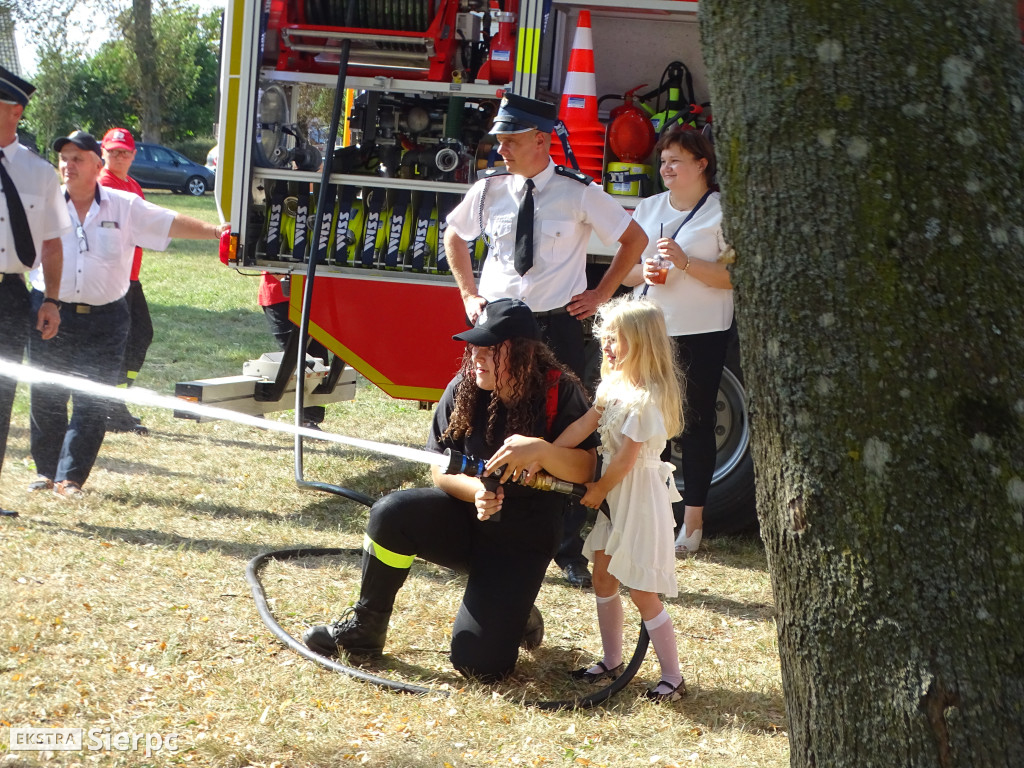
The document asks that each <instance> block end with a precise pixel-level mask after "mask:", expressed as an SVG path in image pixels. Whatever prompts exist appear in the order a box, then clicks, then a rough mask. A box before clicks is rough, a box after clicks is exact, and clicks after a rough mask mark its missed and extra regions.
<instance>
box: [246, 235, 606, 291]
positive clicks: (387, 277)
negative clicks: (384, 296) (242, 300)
mask: <svg viewBox="0 0 1024 768" xmlns="http://www.w3.org/2000/svg"><path fill="white" fill-rule="evenodd" d="M598 242H600V240H599V241H598ZM245 268H246V269H252V268H253V266H247V267H245ZM255 268H256V269H259V270H262V271H264V272H272V273H274V274H277V275H289V274H298V275H304V274H306V262H298V261H268V260H266V259H262V258H257V259H256V264H255ZM477 271H478V270H477ZM316 276H317V277H318V278H320V277H346V278H349V279H354V280H372V281H373V282H381V281H384V282H394V283H415V284H423V283H436V284H438V285H450V286H454V285H455V278H454V277H452V275H451V274H450V273H444V274H437V273H435V272H410V271H408V270H400V269H396V270H390V269H382V268H380V267H342V266H338V265H337V264H317V266H316ZM477 276H478V277H479V275H477Z"/></svg>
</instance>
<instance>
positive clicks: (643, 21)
mask: <svg viewBox="0 0 1024 768" xmlns="http://www.w3.org/2000/svg"><path fill="white" fill-rule="evenodd" d="M584 11H585V12H586V13H583V12H584ZM696 13H697V2H695V1H693V0H629V1H628V2H627V1H626V0H596V1H595V0H589V1H588V2H577V1H576V0H503V2H502V1H501V0H350V2H347V3H346V2H343V0H337V2H335V1H334V0H230V2H228V5H227V11H226V14H225V18H224V36H223V53H222V62H223V64H222V75H221V107H220V124H219V153H220V161H219V166H218V169H217V175H218V179H217V185H216V197H217V204H218V206H219V208H220V211H221V214H222V215H223V217H224V218H225V219H227V220H228V221H231V222H232V223H233V225H234V227H233V229H234V230H235V231H234V232H233V233H232V244H231V258H230V265H231V266H233V267H235V268H237V269H239V270H245V271H249V272H251V271H253V270H260V271H266V272H270V273H274V274H277V275H288V276H290V282H291V314H292V318H293V320H295V322H296V323H297V324H299V323H300V320H301V314H302V311H303V293H304V291H303V287H304V279H305V277H306V275H307V274H308V272H309V271H310V254H311V253H312V254H314V259H315V267H314V270H315V277H314V279H313V288H312V292H311V299H310V301H309V302H308V304H307V312H308V320H307V323H308V331H309V335H310V336H312V337H313V338H315V339H317V340H318V341H320V342H322V343H323V344H324V345H325V346H326V347H327V348H328V349H330V350H331V351H332V352H333V353H334V354H335V355H337V356H338V357H339V358H340V359H341V360H343V361H344V363H345V364H347V365H348V366H349V367H350V368H352V369H354V370H355V371H358V373H360V374H362V375H363V376H364V377H366V379H368V380H369V381H371V382H372V383H374V384H375V385H377V386H378V387H380V388H381V389H383V390H384V391H385V392H387V393H388V394H389V395H391V396H393V397H398V398H407V399H413V400H419V401H435V400H437V399H438V398H439V396H440V394H441V392H442V391H443V388H444V386H445V384H446V383H447V381H448V380H449V378H450V377H451V375H452V373H453V371H454V370H455V369H456V368H457V366H458V361H459V360H460V358H461V346H460V344H459V343H457V342H455V341H449V340H448V339H450V336H451V333H452V329H455V328H459V327H460V326H461V325H462V324H463V323H464V315H463V309H462V304H461V301H460V299H459V294H458V291H457V289H456V287H455V283H454V279H453V278H452V277H451V275H450V274H449V272H448V269H447V261H446V258H445V253H444V244H443V234H444V227H445V216H446V214H447V213H448V211H450V210H451V208H452V207H453V206H454V205H455V204H456V203H457V202H458V200H459V199H460V198H461V196H462V195H463V194H464V193H465V192H466V190H468V188H469V186H470V185H471V184H472V182H473V181H474V180H475V178H476V173H477V171H478V169H480V168H484V167H487V166H488V165H489V164H493V162H494V160H495V159H496V153H495V152H494V145H493V140H492V139H491V137H489V136H488V134H487V131H488V129H489V126H490V124H491V119H492V117H493V115H494V113H495V111H496V108H497V104H498V101H499V100H500V98H501V96H502V94H503V93H504V92H505V91H506V90H510V91H512V92H514V93H518V94H521V95H525V96H530V97H536V98H545V99H547V100H550V101H553V102H556V103H558V102H560V101H561V102H562V104H563V110H564V109H565V99H567V98H568V99H572V98H574V96H573V94H570V93H565V94H563V93H562V91H563V88H564V86H565V82H566V74H567V62H568V61H569V59H570V57H571V54H572V51H573V47H574V45H575V44H576V43H577V42H578V37H577V33H578V28H579V27H580V26H581V14H582V18H583V19H584V20H585V19H586V17H587V16H589V25H590V38H591V41H592V50H593V78H594V88H595V92H594V93H593V94H591V96H592V97H597V96H599V98H594V99H593V101H594V102H596V104H597V106H598V108H599V114H598V115H595V117H596V118H600V119H601V120H602V121H607V120H608V118H609V115H608V107H610V106H615V105H617V104H621V103H622V101H623V94H625V93H627V92H628V91H630V90H633V91H642V92H646V96H644V95H643V94H641V96H642V98H644V99H645V106H646V107H647V108H648V111H650V112H653V113H654V118H655V123H656V124H660V125H662V126H664V125H665V124H666V123H667V122H670V121H671V120H672V118H673V117H675V116H676V115H677V114H679V113H680V112H682V111H685V112H687V115H686V116H684V117H686V119H690V120H692V121H694V122H697V123H703V121H704V120H705V119H706V115H707V111H706V107H705V108H704V112H703V114H701V115H698V114H697V113H698V112H701V108H700V107H696V108H694V107H691V105H700V104H702V103H706V102H707V93H708V89H707V77H706V73H705V70H704V66H703V62H702V60H701V56H700V50H699V35H698V27H697V23H696ZM339 69H342V70H343V72H342V75H343V78H339ZM341 81H343V83H344V88H343V90H342V92H340V93H339V92H338V91H337V86H338V84H339V82H341ZM608 97H614V98H615V99H616V100H615V101H612V102H607V98H608ZM335 98H338V99H339V100H341V103H340V115H341V126H340V128H339V130H338V133H337V139H336V141H335V142H334V145H333V146H331V147H327V146H325V145H324V142H325V140H326V139H325V135H324V134H325V130H324V122H325V118H324V117H323V114H324V105H332V104H333V103H334V99H335ZM570 130H571V129H570ZM327 133H329V132H327ZM569 142H570V145H573V142H574V139H573V137H572V135H570V137H569ZM557 145H558V142H557V141H556V142H555V143H554V145H553V146H557ZM574 150H575V153H576V154H577V155H579V156H580V158H581V159H582V160H585V161H586V162H589V163H590V166H591V168H593V167H594V166H595V165H596V168H597V173H595V172H593V171H591V170H588V168H587V167H584V168H583V170H584V171H585V172H588V173H590V174H591V175H598V174H600V175H602V176H604V175H605V174H606V173H613V172H618V174H619V175H618V176H614V175H611V176H607V177H606V179H605V181H606V188H607V189H608V190H609V191H610V192H612V193H614V194H619V195H620V196H621V201H622V204H623V206H624V207H626V208H627V209H629V208H632V207H633V206H634V205H635V204H636V201H637V200H638V199H639V198H638V195H640V194H643V193H645V192H647V193H649V192H650V190H651V189H654V184H655V183H656V174H653V173H652V172H651V158H650V157H649V156H648V157H643V158H640V160H636V159H635V158H634V159H633V160H632V162H629V163H625V164H622V163H620V164H619V165H616V164H615V163H618V162H619V158H617V157H616V156H615V155H614V154H613V153H612V150H611V149H609V147H608V145H607V142H606V141H604V140H601V141H600V142H599V143H597V145H596V147H595V146H593V143H592V145H591V146H589V147H586V146H577V147H574ZM647 152H648V154H649V153H650V148H649V147H648V148H647ZM553 154H555V152H554V151H553ZM497 159H498V160H499V161H500V158H497ZM322 163H324V164H328V165H329V167H330V174H329V176H328V177H327V178H328V180H329V181H328V190H327V195H326V197H325V198H324V199H325V200H326V201H327V202H326V205H325V209H324V213H323V215H322V216H321V217H319V220H320V221H321V222H322V226H321V228H320V230H319V231H318V232H313V231H312V229H313V222H314V221H315V220H316V217H315V208H316V206H317V203H318V200H319V199H320V197H321V189H320V187H321V181H322V178H324V177H323V170H322V165H321V164H322ZM581 164H582V163H581ZM592 245H593V247H592V248H591V249H590V251H591V253H590V259H589V260H590V267H589V270H590V271H591V272H592V274H591V277H592V278H593V280H594V282H596V280H597V279H598V278H599V275H600V272H601V270H602V268H603V266H604V265H606V264H607V263H608V261H609V260H610V256H611V251H610V249H608V248H606V247H605V246H603V245H602V244H600V243H599V242H598V241H597V240H596V239H595V240H594V242H593V244H592ZM473 252H474V254H475V257H476V259H477V260H478V261H477V265H478V266H479V260H480V259H482V258H483V255H484V253H483V247H482V243H481V244H478V245H477V247H476V248H475V249H474V251H473ZM596 354H597V350H596V344H595V345H594V356H595V359H596ZM718 438H719V452H718V454H719V456H718V459H719V460H718V466H717V469H716V473H715V481H714V485H713V487H712V493H711V497H710V498H709V502H708V507H707V510H706V513H705V520H706V523H705V525H706V528H705V530H706V533H708V534H714V533H716V532H737V531H739V530H742V529H746V528H749V527H751V526H752V525H753V524H755V522H756V518H755V516H754V512H753V472H752V465H751V460H750V456H749V451H748V438H749V433H748V422H747V414H746V410H745V404H744V393H743V388H742V386H741V377H740V373H739V367H738V355H734V356H733V359H732V360H731V362H730V363H729V366H728V370H727V371H726V375H725V377H724V381H723V384H722V388H721V393H720V399H719V421H718Z"/></svg>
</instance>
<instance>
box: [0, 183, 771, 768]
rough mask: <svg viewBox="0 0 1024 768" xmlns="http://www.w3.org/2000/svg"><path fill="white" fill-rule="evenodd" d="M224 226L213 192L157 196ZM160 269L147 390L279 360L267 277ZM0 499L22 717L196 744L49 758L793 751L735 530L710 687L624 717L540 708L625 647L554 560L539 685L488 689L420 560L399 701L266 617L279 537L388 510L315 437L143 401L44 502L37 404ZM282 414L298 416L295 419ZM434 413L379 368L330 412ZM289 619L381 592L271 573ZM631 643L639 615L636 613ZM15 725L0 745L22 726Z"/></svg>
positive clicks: (341, 420)
mask: <svg viewBox="0 0 1024 768" xmlns="http://www.w3.org/2000/svg"><path fill="white" fill-rule="evenodd" d="M150 198H151V199H153V200H155V201H157V202H158V203H160V204H163V205H168V206H171V207H175V208H179V209H180V210H183V211H186V212H188V213H189V214H190V215H197V216H201V217H204V218H208V219H210V220H213V218H214V213H213V200H212V198H210V197H209V196H207V197H205V198H202V199H193V198H189V197H184V196H178V195H170V194H167V195H160V194H159V193H155V194H151V195H150ZM142 280H143V284H144V285H145V287H146V293H147V297H148V299H149V302H150V306H151V310H152V313H153V320H154V325H155V328H156V337H155V341H154V344H153V347H152V349H151V350H150V356H149V359H148V360H147V362H146V365H145V366H144V368H143V370H142V375H141V376H140V379H139V384H138V385H139V386H142V387H147V388H150V389H154V390H156V391H158V392H162V393H170V392H172V391H173V387H174V384H175V382H177V381H180V380H187V379H193V378H200V377H208V376H219V375H229V374H236V373H240V372H241V363H242V362H243V361H244V360H247V359H249V358H252V357H256V356H258V355H259V354H260V353H262V352H265V351H268V350H272V349H274V342H273V339H272V338H271V336H270V334H269V332H268V331H267V329H266V326H265V321H264V319H263V317H262V313H261V312H260V310H259V308H258V307H257V306H256V285H257V282H256V280H255V279H253V278H246V277H242V276H240V275H238V274H236V273H235V272H233V271H232V270H229V269H227V268H226V267H224V266H223V265H221V264H220V262H219V261H218V260H217V255H216V243H214V242H212V241H208V242H196V243H188V242H182V241H176V242H174V243H173V244H172V246H171V248H170V250H169V251H168V252H167V253H163V254H157V253H151V252H147V253H146V255H145V259H144V262H143V271H142ZM17 405H18V409H17V411H16V413H15V415H14V419H13V426H12V434H11V439H10V444H9V447H8V452H7V462H6V464H5V466H4V471H3V476H2V482H0V490H2V493H3V500H4V501H5V502H6V504H5V506H9V507H14V508H16V509H18V510H20V512H21V517H20V518H18V519H16V520H3V521H2V522H0V561H2V562H3V564H4V567H3V569H2V571H0V635H2V637H3V642H2V643H0V726H6V725H14V726H47V727H69V728H71V727H81V728H86V729H88V728H97V727H98V728H104V727H109V728H111V730H112V731H114V732H117V731H128V732H139V733H146V732H158V733H161V734H164V735H167V734H170V733H177V734H179V735H180V739H179V741H180V745H181V749H180V751H179V752H177V753H175V754H167V753H164V754H160V755H156V756H154V757H151V758H148V759H147V758H146V757H145V756H144V755H143V754H142V752H130V751H129V752H122V751H116V750H112V751H109V752H105V753H93V752H84V753H77V752H55V753H53V754H52V755H50V756H46V755H40V754H39V753H21V756H20V758H17V759H16V760H14V761H12V762H5V766H9V767H10V768H23V767H25V766H37V765H38V766H42V765H47V766H50V765H60V766H68V767H70V766H72V765H93V764H96V765H103V766H149V765H161V766H162V765H179V764H181V765H185V764H188V765H200V766H231V767H235V766H237V767H238V768H241V767H242V766H254V767H266V768H269V766H278V768H282V767H283V766H290V767H293V768H307V767H308V768H312V767H314V766H328V765H330V766H336V765H368V766H388V767H390V766H437V767H438V768H440V767H441V766H447V765H450V766H457V767H461V766H489V765H509V766H541V765H545V766H547V765H559V766H588V765H589V766H636V765H644V766H661V767H662V768H665V767H667V766H709V767H713V768H741V767H742V768H751V767H753V766H766V767H770V768H781V767H782V766H784V765H787V764H788V742H787V739H786V731H785V729H786V724H785V720H784V713H783V705H782V694H781V683H780V675H779V668H778V649H777V644H776V628H775V618H774V607H773V604H772V596H771V586H770V581H769V577H768V573H767V569H766V564H765V558H764V553H763V552H762V551H761V549H760V547H759V546H758V544H757V543H756V542H752V541H747V540H728V539H724V540H711V541H708V542H706V544H703V545H702V552H701V553H700V554H699V555H698V556H697V557H696V558H693V559H690V560H686V561H679V563H678V567H677V576H678V579H679V596H678V597H677V598H674V599H671V600H668V601H666V602H667V606H668V609H669V612H670V613H671V614H672V616H673V619H674V621H675V629H676V633H677V638H678V642H679V648H680V655H681V659H682V662H683V671H684V674H685V675H686V678H687V683H688V686H689V688H690V694H689V696H687V697H686V698H685V699H684V700H683V701H681V702H679V703H677V704H674V705H667V706H658V705H652V704H650V703H648V702H645V701H644V700H642V699H641V698H640V697H639V693H640V691H642V683H643V682H645V681H653V680H654V679H656V676H657V665H656V662H655V661H654V659H653V653H650V654H649V655H648V658H647V659H646V660H645V662H644V664H643V667H642V668H641V671H640V674H639V676H638V679H637V680H635V681H633V682H632V683H631V684H630V685H629V686H628V687H627V689H626V690H625V691H623V692H621V693H620V694H619V695H618V696H616V697H615V698H614V699H612V700H611V701H610V702H609V703H608V704H607V705H606V706H604V707H600V708H597V709H593V710H587V711H569V712H544V711H540V710H537V709H534V708H529V707H524V706H522V705H521V704H520V703H519V702H520V701H521V699H522V698H523V697H526V698H541V699H546V698H561V697H564V696H567V695H571V694H573V693H574V690H573V689H572V688H571V687H570V686H569V684H568V683H567V681H566V674H565V673H566V671H567V670H568V669H572V668H574V667H576V666H579V665H580V664H581V663H586V662H588V661H589V660H590V659H591V658H593V656H594V655H595V654H597V653H599V652H600V639H599V635H598V631H597V625H596V620H595V614H594V606H593V598H592V596H591V595H590V594H589V593H582V592H580V591H578V590H574V589H571V588H569V587H568V586H566V585H565V583H564V582H563V581H562V580H561V578H560V577H559V574H558V573H557V571H556V570H555V569H554V568H552V569H551V570H550V571H549V574H548V578H547V580H546V582H545V585H544V587H543V589H542V591H541V595H540V597H539V600H538V604H539V606H540V608H541V610H542V612H543V613H544V616H545V620H546V625H547V634H546V639H545V642H544V644H543V645H542V646H541V647H540V648H538V649H537V650H536V651H534V652H531V653H523V654H522V657H521V663H520V667H519V670H518V672H517V674H516V676H515V678H514V679H512V680H510V681H508V682H507V683H504V684H502V685H499V686H494V687H491V686H484V685H479V684H476V683H473V682H471V681H467V680H465V679H463V678H461V677H460V676H459V675H457V674H456V673H454V672H453V671H452V670H451V668H450V666H449V664H448V661H447V647H448V633H449V632H450V628H451V623H452V620H453V618H454V615H455V611H456V610H457V607H458V602H459V599H460V595H461V584H462V582H461V579H460V578H459V577H457V576H454V575H453V574H451V573H449V572H447V571H444V570H443V569H438V568H434V567H432V566H427V565H424V564H417V565H416V566H415V567H414V570H413V574H412V576H411V577H410V579H409V581H408V582H407V585H406V588H405V589H403V590H402V593H401V595H400V597H399V602H398V604H397V606H396V614H395V618H394V620H393V622H392V629H391V632H390V634H389V639H388V648H387V651H388V654H387V655H386V656H385V657H384V659H383V660H382V661H381V662H380V663H378V664H375V665H374V666H373V667H372V668H371V669H370V671H372V672H375V673H377V674H382V675H385V676H388V677H394V678H397V679H399V680H402V681H407V682H411V683H415V684H420V685H427V686H429V687H431V688H432V689H433V690H434V692H433V693H431V694H430V695H428V696H411V695H404V694H396V693H390V692H385V691H382V690H380V689H377V688H374V687H372V686H370V685H368V684H366V683H363V682H360V681H357V680H353V679H350V678H346V677H343V676H341V675H338V674H336V673H333V672H329V671H326V670H323V669H321V668H318V667H316V666H315V665H313V664H311V663H309V662H306V661H304V660H303V659H301V658H300V657H299V656H297V655H296V654H294V653H292V652H291V651H289V650H287V649H286V648H284V647H283V646H282V645H281V644H280V643H279V642H277V640H276V639H274V637H273V636H272V635H271V634H270V633H269V631H268V630H267V629H266V628H265V627H264V625H263V624H262V623H261V621H260V620H259V618H258V616H257V614H256V610H255V607H254V604H253V601H252V599H251V597H250V595H249V590H248V587H247V585H246V583H245V581H244V578H243V574H244V569H245V564H246V562H247V561H248V560H249V559H250V558H252V557H253V556H255V555H256V554H258V553H260V552H264V551H266V550H270V549H281V548H288V547H297V546H312V547H345V548H358V547H359V545H360V543H361V541H362V535H363V530H364V526H365V522H366V512H367V510H366V508H365V507H362V506H360V505H358V504H355V503H354V502H350V501H347V500H344V499H342V498H339V497H336V496H331V495H327V494H322V493H315V492H309V491H302V490H299V489H298V488H297V487H296V484H295V480H294V466H293V465H294V458H293V445H292V440H291V439H290V438H288V437H287V436H284V435H280V434H275V433H270V432H267V431H263V430H259V429H254V428H250V427H245V426H239V425H235V424H230V423H227V422H208V423H202V424H196V423H194V422H191V421H185V420H179V419H175V418H173V416H172V415H171V414H170V413H168V412H166V411H161V410H158V409H153V408H134V407H133V410H134V411H136V412H137V413H138V414H139V415H141V416H142V417H143V419H144V421H145V423H146V424H147V425H148V426H149V427H150V429H151V434H150V435H149V436H148V437H144V438H143V437H137V436H131V435H122V434H111V435H108V436H107V440H106V442H105V443H104V446H103V449H102V452H101V454H100V458H99V460H98V462H97V466H96V469H95V470H94V472H93V475H92V476H91V477H90V479H89V482H88V483H87V485H86V491H87V493H86V497H85V498H84V499H83V500H81V501H80V502H66V501H63V500H61V499H58V498H56V497H54V496H52V495H49V494H32V495H29V494H26V493H25V492H24V490H23V489H24V487H25V485H26V484H27V482H28V481H29V480H31V479H33V477H34V472H33V470H32V467H31V461H30V457H29V455H28V436H27V408H26V406H27V397H26V395H25V393H20V394H19V398H18V403H17ZM270 418H275V419H281V420H286V421H291V419H292V416H291V414H290V413H289V412H283V413H281V414H274V415H272V416H271V417H270ZM429 418H430V414H429V412H428V411H424V410H420V409H419V408H418V407H417V405H416V404H415V403H408V402H404V401H397V400H392V399H390V398H388V397H387V396H385V395H383V394H382V393H380V392H379V391H378V390H376V389H375V388H373V387H371V386H369V385H367V384H365V382H364V383H361V384H360V386H359V388H358V394H357V398H356V399H355V400H354V401H351V402H346V403H338V404H335V405H331V406H329V407H328V409H327V419H326V421H325V423H324V426H325V428H326V429H328V430H330V431H333V432H337V433H340V434H346V435H355V436H359V437H369V438H371V439H374V440H380V441H383V442H391V443H398V444H403V445H413V446H420V445H422V443H423V440H424V435H425V434H426V429H427V426H428V423H429ZM304 466H305V477H306V479H311V480H319V481H323V482H327V483H333V484H337V485H342V486H345V487H348V488H352V489H355V490H358V491H360V492H362V493H365V494H367V495H369V496H371V497H374V498H376V497H378V496H380V495H382V494H385V493H387V492H389V491H391V490H394V489H397V488H401V487H409V486H414V485H423V484H426V483H427V482H428V478H427V473H426V471H425V469H424V468H423V467H420V466H415V465H410V464H409V463H407V462H403V461H399V460H395V459H391V458H389V457H387V456H384V455H374V454H367V453H365V452H360V451H354V450H350V449H348V448H344V447H342V446H337V445H334V444H327V443H317V442H313V441H307V442H306V444H305V450H304ZM263 583H264V585H265V588H266V590H267V594H268V597H269V599H270V600H271V606H272V608H273V610H274V612H275V615H276V616H277V617H278V620H279V621H280V622H281V624H282V625H283V626H284V627H285V629H286V630H288V631H289V632H290V633H291V634H293V635H295V636H298V635H300V634H301V632H302V630H303V629H304V628H305V627H306V626H309V625H310V624H312V623H317V622H321V621H324V620H326V619H331V618H334V617H336V616H337V615H338V613H339V612H340V610H341V609H342V608H343V607H344V606H345V605H346V604H348V603H350V602H351V601H353V600H354V599H355V596H356V595H357V593H358V563H357V560H356V558H354V557H351V556H342V557H334V558H310V559H307V560H304V561H289V562H285V563H273V564H271V565H269V566H268V567H267V568H266V570H265V571H264V574H263ZM626 616H627V625H628V629H627V638H626V645H627V647H629V646H630V645H631V644H632V642H633V641H634V639H635V636H636V635H635V631H636V630H635V627H636V626H637V624H638V618H637V616H636V614H635V611H633V609H632V608H631V607H629V606H628V601H627V607H626ZM7 733H8V732H7V730H6V727H4V728H0V750H3V749H4V747H5V745H6V740H7Z"/></svg>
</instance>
